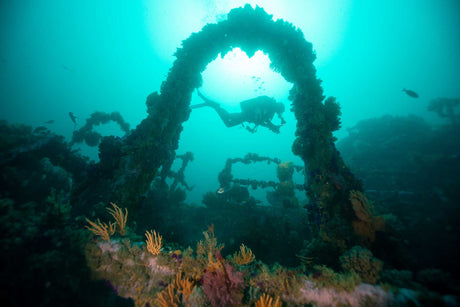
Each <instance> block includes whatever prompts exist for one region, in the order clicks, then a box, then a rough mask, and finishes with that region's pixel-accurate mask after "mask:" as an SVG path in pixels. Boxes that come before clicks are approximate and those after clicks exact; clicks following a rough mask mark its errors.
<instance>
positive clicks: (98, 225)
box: [85, 219, 115, 241]
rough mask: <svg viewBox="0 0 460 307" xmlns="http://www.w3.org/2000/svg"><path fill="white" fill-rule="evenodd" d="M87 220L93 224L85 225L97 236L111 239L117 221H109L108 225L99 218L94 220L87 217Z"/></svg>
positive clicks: (107, 239)
mask: <svg viewBox="0 0 460 307" xmlns="http://www.w3.org/2000/svg"><path fill="white" fill-rule="evenodd" d="M86 221H87V222H88V223H89V224H90V225H91V227H89V226H85V227H86V228H87V229H89V230H90V231H91V232H92V233H94V234H95V235H96V236H100V237H101V238H102V239H104V240H106V241H110V236H111V235H113V234H114V233H115V223H109V224H108V225H107V224H106V223H102V222H101V221H100V220H99V219H97V222H92V221H90V220H89V219H86Z"/></svg>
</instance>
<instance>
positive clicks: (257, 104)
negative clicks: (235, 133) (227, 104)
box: [191, 91, 285, 133]
mask: <svg viewBox="0 0 460 307" xmlns="http://www.w3.org/2000/svg"><path fill="white" fill-rule="evenodd" d="M198 96H200V97H201V99H203V100H204V101H205V102H204V103H201V104H197V105H194V106H191V108H192V109H196V108H201V107H211V108H213V109H214V110H216V112H217V114H218V115H219V117H220V118H221V119H222V121H223V122H224V124H225V126H227V127H234V126H236V125H239V124H243V123H244V122H248V123H254V124H255V125H256V126H255V127H254V128H250V127H246V129H248V130H249V131H250V132H255V131H256V129H257V126H258V125H261V126H264V127H267V128H268V129H270V130H272V131H273V132H275V133H279V129H280V127H281V126H283V125H284V124H285V120H284V119H283V117H282V116H281V113H283V112H284V105H283V104H282V103H279V102H276V100H275V99H273V98H270V97H268V96H259V97H256V98H252V99H248V100H244V101H241V102H240V108H241V112H239V113H230V112H228V111H227V110H225V109H223V108H222V107H221V106H220V105H219V104H218V103H217V102H215V101H212V100H210V99H208V98H206V97H205V96H204V95H203V94H201V92H200V91H198ZM275 113H276V114H278V117H279V118H280V119H281V125H275V124H273V123H272V122H271V120H272V118H273V116H274V115H275Z"/></svg>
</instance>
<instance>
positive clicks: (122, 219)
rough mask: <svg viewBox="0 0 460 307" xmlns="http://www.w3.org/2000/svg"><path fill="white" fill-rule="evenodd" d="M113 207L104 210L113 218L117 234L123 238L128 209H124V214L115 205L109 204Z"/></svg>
mask: <svg viewBox="0 0 460 307" xmlns="http://www.w3.org/2000/svg"><path fill="white" fill-rule="evenodd" d="M110 204H111V205H112V207H113V209H112V208H106V209H107V211H109V213H110V214H111V215H112V216H113V218H114V219H115V223H116V224H117V225H118V232H119V233H120V234H121V235H122V236H124V235H125V234H126V221H127V220H128V209H126V208H125V213H123V211H122V210H121V209H120V207H118V206H117V205H115V204H114V203H110Z"/></svg>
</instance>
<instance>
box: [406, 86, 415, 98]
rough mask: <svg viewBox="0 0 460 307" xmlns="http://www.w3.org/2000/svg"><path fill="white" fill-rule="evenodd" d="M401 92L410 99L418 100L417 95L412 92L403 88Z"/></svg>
mask: <svg viewBox="0 0 460 307" xmlns="http://www.w3.org/2000/svg"><path fill="white" fill-rule="evenodd" d="M403 92H405V93H406V94H407V95H409V96H411V97H412V98H418V94H417V93H416V92H414V91H411V90H406V89H405V88H403Z"/></svg>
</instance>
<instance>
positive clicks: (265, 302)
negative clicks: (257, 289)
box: [254, 293, 282, 307]
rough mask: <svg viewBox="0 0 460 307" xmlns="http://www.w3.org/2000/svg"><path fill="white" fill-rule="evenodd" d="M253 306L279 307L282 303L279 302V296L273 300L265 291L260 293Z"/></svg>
mask: <svg viewBox="0 0 460 307" xmlns="http://www.w3.org/2000/svg"><path fill="white" fill-rule="evenodd" d="M254 305H255V307H281V306H282V304H281V302H280V298H279V296H278V297H277V298H276V300H275V301H274V302H273V298H272V297H271V296H270V295H267V294H266V293H264V294H262V296H261V297H260V298H259V299H258V300H257V302H255V304H254Z"/></svg>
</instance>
